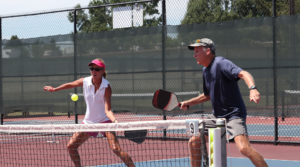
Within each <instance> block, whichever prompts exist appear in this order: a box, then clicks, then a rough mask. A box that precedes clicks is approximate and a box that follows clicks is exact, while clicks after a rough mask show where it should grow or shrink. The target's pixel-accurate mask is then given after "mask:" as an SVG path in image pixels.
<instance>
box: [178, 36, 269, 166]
mask: <svg viewBox="0 0 300 167" xmlns="http://www.w3.org/2000/svg"><path fill="white" fill-rule="evenodd" d="M188 48H189V49H190V50H194V52H195V55H194V57H195V58H196V61H197V64H199V65H203V66H204V67H203V92H204V93H203V94H201V95H199V96H198V97H195V98H193V99H190V100H187V101H184V102H182V103H181V104H182V106H181V109H184V110H187V106H192V105H196V104H199V103H203V102H206V101H208V100H211V103H212V107H213V114H212V115H209V116H208V119H216V118H226V122H227V131H228V133H229V135H230V138H229V139H230V140H234V141H235V143H236V145H237V147H238V149H239V151H240V152H241V153H242V154H243V155H245V156H246V157H248V158H249V159H250V160H251V161H252V163H253V164H254V165H255V166H257V167H267V166H268V165H267V164H266V162H265V160H264V158H263V157H262V156H261V155H260V154H259V153H258V152H257V151H256V150H255V149H253V148H252V147H251V146H250V142H249V139H248V135H247V127H246V116H247V112H246V106H245V104H244V101H243V99H242V96H241V93H240V90H239V87H238V83H237V82H238V80H239V79H243V80H244V81H245V82H246V84H247V86H248V88H249V93H250V96H249V98H250V101H254V102H255V103H259V101H260V93H259V92H258V91H257V88H256V86H255V83H254V79H253V77H252V75H251V74H250V73H248V72H246V71H244V70H242V69H241V68H240V67H238V66H236V65H235V64H233V63H232V62H231V61H229V60H227V59H225V58H224V57H219V56H216V55H215V51H216V48H215V44H214V43H213V41H212V40H210V39H208V38H203V39H198V40H196V43H194V44H191V45H189V46H188ZM206 124H207V126H210V127H214V126H215V122H214V121H212V120H207V121H206ZM205 134H206V135H205V139H206V141H208V140H207V130H206V132H205ZM200 143H201V139H200V137H199V136H194V137H192V138H191V139H190V141H189V148H190V158H191V165H192V166H193V167H196V166H200V165H201V158H202V157H201V151H200V146H201V144H200Z"/></svg>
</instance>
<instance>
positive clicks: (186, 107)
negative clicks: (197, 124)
mask: <svg viewBox="0 0 300 167" xmlns="http://www.w3.org/2000/svg"><path fill="white" fill-rule="evenodd" d="M180 104H181V107H180V109H182V110H187V109H189V107H188V106H189V104H188V103H187V102H181V103H180Z"/></svg>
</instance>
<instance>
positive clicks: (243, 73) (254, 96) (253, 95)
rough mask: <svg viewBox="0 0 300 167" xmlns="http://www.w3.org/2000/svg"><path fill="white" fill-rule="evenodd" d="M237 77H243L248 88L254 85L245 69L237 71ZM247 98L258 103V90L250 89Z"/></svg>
mask: <svg viewBox="0 0 300 167" xmlns="http://www.w3.org/2000/svg"><path fill="white" fill-rule="evenodd" d="M238 77H239V78H241V79H243V80H244V81H245V82H246V84H247V86H248V88H250V87H251V86H255V82H254V79H253V77H252V75H251V74H250V73H248V72H247V71H241V72H240V73H239V75H238ZM249 98H250V101H254V102H255V103H257V104H258V103H259V101H260V99H261V97H260V93H259V92H258V90H257V89H251V90H250V95H249Z"/></svg>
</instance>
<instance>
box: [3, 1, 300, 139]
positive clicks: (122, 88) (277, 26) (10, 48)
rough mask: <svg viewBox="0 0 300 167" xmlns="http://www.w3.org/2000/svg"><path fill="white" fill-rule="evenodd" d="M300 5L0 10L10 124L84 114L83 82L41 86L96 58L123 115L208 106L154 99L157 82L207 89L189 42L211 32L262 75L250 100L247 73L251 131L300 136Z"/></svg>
mask: <svg viewBox="0 0 300 167" xmlns="http://www.w3.org/2000/svg"><path fill="white" fill-rule="evenodd" d="M299 5H300V1H298V0H289V1H279V0H277V1H276V5H273V4H272V1H271V0H246V1H245V0H243V1H242V0H214V1H207V0H161V1H157V0H153V1H151V0H148V1H134V2H132V1H116V0H115V1H113V0H111V1H92V2H91V3H90V4H89V6H84V7H81V6H80V5H77V6H76V7H75V8H70V9H62V10H57V11H43V12H38V13H29V14H20V15H7V16H1V18H0V30H1V31H0V32H1V33H0V39H2V40H0V41H1V43H0V45H1V46H2V47H0V54H1V55H2V59H1V62H0V64H1V67H2V71H1V82H0V83H1V86H0V94H1V95H2V96H0V97H1V98H0V103H1V106H2V110H1V114H2V117H1V121H2V124H3V123H4V124H10V123H11V124H17V123H23V124H24V123H30V124H37V123H39V124H41V123H75V122H76V123H77V122H78V119H79V120H80V119H82V117H83V114H84V113H85V103H84V99H83V98H82V96H79V100H78V101H77V102H76V103H75V102H72V101H71V100H70V95H71V94H72V93H78V94H80V93H82V89H81V88H78V89H72V90H63V91H59V92H55V93H49V92H44V91H43V87H44V86H45V85H51V86H54V87H56V86H59V85H61V84H63V83H66V82H71V81H74V80H76V79H79V78H81V77H86V76H89V75H90V73H89V69H88V68H87V64H88V63H89V62H90V61H91V60H93V59H95V58H102V59H104V61H105V62H106V66H107V72H108V76H107V79H108V80H109V81H110V83H111V85H112V89H113V96H112V105H113V106H112V107H113V109H114V111H115V112H116V113H117V115H118V117H120V119H121V120H123V121H136V120H155V119H162V118H164V119H183V118H191V117H200V116H201V115H202V114H208V113H210V112H211V110H212V107H211V104H210V103H203V104H199V105H197V106H193V107H192V108H191V109H190V110H188V111H182V110H179V109H175V110H174V111H173V112H167V113H166V112H163V111H160V110H157V109H155V108H154V107H152V105H151V101H152V96H151V93H154V92H155V90H157V89H165V90H169V91H173V92H184V93H185V94H184V95H179V96H178V98H179V100H180V101H181V100H186V99H189V98H192V97H195V96H196V95H197V94H198V93H199V92H202V67H200V66H199V65H197V64H196V62H195V59H194V58H193V56H192V55H193V52H191V51H189V50H188V49H187V45H189V44H190V43H191V42H192V41H193V40H195V39H198V38H203V37H208V38H210V39H212V40H213V41H214V42H215V44H216V48H217V55H218V56H223V57H225V58H227V59H229V60H231V61H233V62H234V63H235V64H237V65H238V66H240V67H241V68H243V69H244V70H247V71H249V72H250V73H251V74H252V75H253V76H254V78H255V81H256V85H257V87H258V90H259V92H260V93H261V96H262V99H261V102H260V103H259V104H254V103H250V102H249V97H248V96H249V91H248V88H247V87H246V84H245V83H243V82H242V81H240V82H239V85H240V90H241V93H242V96H243V98H244V101H245V103H246V106H247V110H248V118H247V126H248V131H249V135H250V139H251V140H255V141H267V142H275V143H276V142H278V141H280V142H297V143H299V142H300V134H299V133H298V131H299V116H300V114H299V113H300V105H299V101H300V93H299V87H300V85H299V83H300V82H299V80H300V76H299V72H300V71H299V70H300V66H299V56H298V55H299V52H300V50H299V47H298V46H299V45H300V33H299V32H300V31H299V28H300V24H299V23H300V22H299V19H300V15H298V14H299V12H300V6H299ZM273 11H276V12H273ZM195 92H196V94H195ZM149 94H150V95H149ZM199 111H204V112H201V113H200V112H199ZM124 112H126V113H124ZM119 113H122V114H119ZM161 115H164V116H163V117H162V116H161ZM41 116H43V117H41ZM35 117H38V119H36V118H35Z"/></svg>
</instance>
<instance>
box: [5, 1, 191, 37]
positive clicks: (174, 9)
mask: <svg viewBox="0 0 300 167" xmlns="http://www.w3.org/2000/svg"><path fill="white" fill-rule="evenodd" d="M90 1H91V0H48V1H45V0H0V16H2V17H3V16H4V17H5V16H10V15H18V14H19V15H20V14H27V13H36V12H43V11H52V10H62V9H68V8H73V7H74V6H75V5H76V4H80V5H81V6H82V7H85V6H88V4H89V2H90ZM188 1H189V0H172V3H171V2H170V1H166V5H167V24H168V25H178V24H180V20H181V19H182V18H183V16H184V13H185V11H186V6H187V2H188ZM158 8H159V10H160V11H161V4H159V6H158ZM67 15H68V12H60V13H53V14H44V15H35V16H26V17H13V18H2V27H1V28H2V39H10V38H11V36H12V35H17V36H18V37H19V38H20V39H24V38H36V37H41V36H53V35H64V34H70V33H71V32H73V24H72V23H70V21H68V18H67Z"/></svg>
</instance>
